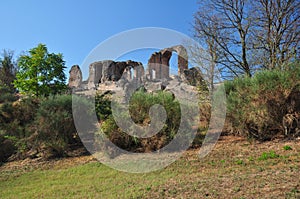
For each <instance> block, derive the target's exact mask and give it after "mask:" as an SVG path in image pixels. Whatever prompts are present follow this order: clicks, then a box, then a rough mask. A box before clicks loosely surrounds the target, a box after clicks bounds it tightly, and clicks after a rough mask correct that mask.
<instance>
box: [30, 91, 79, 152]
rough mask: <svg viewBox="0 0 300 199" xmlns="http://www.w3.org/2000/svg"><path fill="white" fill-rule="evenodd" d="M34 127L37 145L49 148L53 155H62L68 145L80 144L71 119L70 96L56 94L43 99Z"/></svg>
mask: <svg viewBox="0 0 300 199" xmlns="http://www.w3.org/2000/svg"><path fill="white" fill-rule="evenodd" d="M34 128H35V132H36V139H37V142H36V143H37V144H38V147H40V146H41V145H43V146H45V147H49V148H51V149H52V152H53V153H54V154H53V155H54V156H64V155H66V150H67V149H68V147H69V145H71V144H80V143H81V142H80V139H79V138H78V135H77V133H76V128H75V125H74V121H73V115H72V96H71V95H57V96H52V97H49V98H45V99H43V100H42V101H41V103H40V106H39V109H38V110H37V115H36V118H35V121H34ZM33 147H34V146H33Z"/></svg>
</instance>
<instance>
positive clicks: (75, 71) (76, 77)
mask: <svg viewBox="0 0 300 199" xmlns="http://www.w3.org/2000/svg"><path fill="white" fill-rule="evenodd" d="M69 73H70V78H69V83H68V85H69V87H70V88H78V87H80V85H81V83H82V72H81V70H80V67H79V66H78V65H74V66H72V68H71V70H70V71H69Z"/></svg>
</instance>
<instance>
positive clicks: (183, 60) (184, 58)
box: [148, 45, 188, 80]
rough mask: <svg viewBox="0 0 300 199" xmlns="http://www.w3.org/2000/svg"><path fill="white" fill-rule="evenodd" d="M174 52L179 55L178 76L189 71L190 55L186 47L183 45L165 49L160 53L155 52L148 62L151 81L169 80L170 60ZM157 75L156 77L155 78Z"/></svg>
mask: <svg viewBox="0 0 300 199" xmlns="http://www.w3.org/2000/svg"><path fill="white" fill-rule="evenodd" d="M172 52H176V53H177V54H178V64H177V67H178V76H181V75H182V74H183V71H184V70H186V69H188V55H187V51H186V49H185V47H183V46H182V45H177V46H172V47H170V48H165V49H163V50H161V51H159V52H155V53H153V54H152V55H151V57H150V59H149V60H148V75H149V78H150V79H151V80H154V79H165V78H166V79H168V78H169V76H170V63H169V62H170V59H171V56H172ZM154 74H155V77H154Z"/></svg>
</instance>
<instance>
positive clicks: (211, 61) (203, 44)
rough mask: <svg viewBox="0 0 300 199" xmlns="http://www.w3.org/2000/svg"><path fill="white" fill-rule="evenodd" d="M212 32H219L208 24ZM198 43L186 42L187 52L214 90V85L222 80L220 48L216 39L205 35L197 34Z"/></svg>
mask: <svg viewBox="0 0 300 199" xmlns="http://www.w3.org/2000/svg"><path fill="white" fill-rule="evenodd" d="M206 25H207V26H206V27H207V30H208V29H209V30H208V31H210V32H216V31H218V30H217V29H216V27H215V26H214V24H206ZM195 36H196V40H197V41H198V42H188V41H187V42H186V44H187V45H186V46H187V50H188V53H189V57H190V60H191V62H192V63H193V64H194V65H197V66H199V67H200V69H201V71H202V73H203V75H204V78H205V79H206V80H207V82H208V85H209V88H210V89H211V90H213V89H214V84H215V83H218V82H220V81H222V80H221V77H220V74H221V71H222V66H221V65H220V64H218V61H219V60H220V58H221V56H220V55H219V53H218V52H219V50H218V48H219V46H218V45H217V44H216V42H215V41H214V39H212V38H211V37H208V36H206V35H204V34H202V35H199V34H196V35H195Z"/></svg>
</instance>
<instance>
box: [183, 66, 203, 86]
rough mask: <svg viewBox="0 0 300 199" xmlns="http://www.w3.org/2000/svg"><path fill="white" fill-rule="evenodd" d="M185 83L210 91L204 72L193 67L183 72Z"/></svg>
mask: <svg viewBox="0 0 300 199" xmlns="http://www.w3.org/2000/svg"><path fill="white" fill-rule="evenodd" d="M181 77H182V80H183V82H185V83H187V84H189V85H191V86H196V87H201V88H203V89H204V90H208V87H207V84H206V81H205V80H204V78H203V76H202V72H201V70H200V69H199V68H198V67H193V68H190V69H186V70H184V71H183V74H182V75H181Z"/></svg>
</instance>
